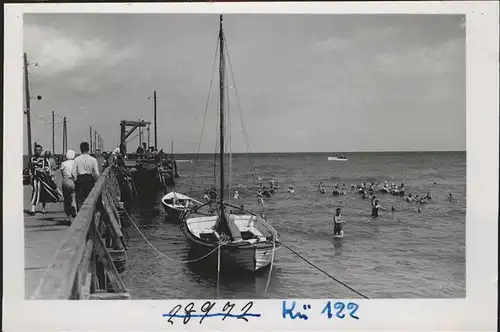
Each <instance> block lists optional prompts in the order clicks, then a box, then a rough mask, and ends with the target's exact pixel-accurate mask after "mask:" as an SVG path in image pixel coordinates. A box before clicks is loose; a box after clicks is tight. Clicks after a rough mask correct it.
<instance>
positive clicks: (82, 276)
mask: <svg viewBox="0 0 500 332" xmlns="http://www.w3.org/2000/svg"><path fill="white" fill-rule="evenodd" d="M93 250H94V241H93V240H92V239H89V240H88V241H87V245H86V247H85V253H84V254H83V258H82V261H81V263H80V266H79V267H78V270H79V273H78V278H77V279H78V280H77V283H78V284H79V285H78V289H79V292H78V297H79V298H80V299H82V298H83V287H82V286H84V285H85V283H86V282H87V274H88V272H89V269H90V258H91V257H92V251H93ZM80 283H81V284H82V285H81V284H80ZM89 287H90V284H89Z"/></svg>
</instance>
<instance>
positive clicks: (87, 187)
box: [72, 142, 99, 210]
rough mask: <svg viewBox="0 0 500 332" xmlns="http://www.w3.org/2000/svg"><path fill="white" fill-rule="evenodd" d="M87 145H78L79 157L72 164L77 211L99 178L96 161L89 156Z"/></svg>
mask: <svg viewBox="0 0 500 332" xmlns="http://www.w3.org/2000/svg"><path fill="white" fill-rule="evenodd" d="M89 150H90V148H89V143H87V142H83V143H81V144H80V151H81V152H82V154H81V155H79V156H78V157H76V158H75V161H74V163H73V169H72V173H73V177H74V178H75V179H76V181H75V191H76V205H77V208H78V210H80V208H81V207H82V205H83V203H84V202H85V200H86V199H87V196H88V195H89V194H90V192H91V191H92V188H93V187H94V183H95V182H96V181H97V179H98V178H99V165H98V164H97V159H95V158H94V157H92V156H91V155H89Z"/></svg>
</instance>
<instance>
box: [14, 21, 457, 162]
mask: <svg viewBox="0 0 500 332" xmlns="http://www.w3.org/2000/svg"><path fill="white" fill-rule="evenodd" d="M218 29H219V16H218V15H206V14H25V15H24V50H25V52H27V54H28V60H29V62H30V66H29V77H30V92H31V95H32V96H37V95H40V96H42V100H32V102H31V109H32V117H31V118H32V120H31V121H32V141H36V142H39V143H41V144H42V145H44V148H46V149H51V145H52V136H51V123H50V121H51V112H52V111H55V114H56V118H55V122H56V152H57V153H60V152H62V125H61V120H62V117H64V116H65V117H66V118H67V126H68V146H69V147H70V148H73V149H75V150H77V148H78V145H79V143H80V142H81V141H83V140H88V137H89V127H90V126H92V127H93V128H95V130H96V131H97V132H98V133H99V134H100V135H101V137H102V138H103V139H104V144H105V148H106V149H108V150H110V149H113V148H115V147H116V146H117V144H118V140H119V122H120V121H121V120H137V119H145V120H146V121H148V120H150V121H152V119H153V111H152V102H151V100H150V99H148V97H149V96H151V95H152V92H153V90H156V91H157V106H158V147H159V148H163V149H165V151H170V147H171V142H172V141H174V151H175V152H177V153H192V152H196V151H197V150H198V141H199V140H200V137H202V144H201V148H200V152H207V153H210V152H214V151H215V148H216V146H215V144H216V139H217V138H216V137H217V136H216V128H217V127H216V126H217V122H216V121H217V117H218V104H217V99H218V69H217V66H216V67H215V70H214V56H215V51H216V45H217V37H218V36H217V34H218ZM224 32H225V37H226V41H227V46H228V51H229V52H228V55H229V60H230V65H231V66H229V65H228V81H227V87H228V95H229V104H228V107H227V111H228V114H229V115H230V119H231V125H230V132H231V151H232V152H248V151H250V152H335V151H337V152H350V151H436V150H452V151H463V150H465V126H466V111H465V84H466V78H465V47H466V46H465V45H466V40H465V20H464V16H462V15H395V14H393V15H373V14H371V15H360V14H358V15H345V14H344V15H283V14H282V15H269V14H267V15H262V14H260V15H256V14H246V15H245V14H238V15H235V14H227V15H225V16H224ZM226 63H227V64H229V61H228V60H226ZM229 69H231V70H229ZM231 72H232V73H233V75H234V80H233V79H231V76H232V75H230V73H231ZM212 77H213V83H212V87H211V89H209V85H210V82H211V78H212ZM209 91H210V93H209ZM209 96H210V101H209V104H208V105H209V106H208V113H207V120H206V123H205V126H204V127H203V119H204V114H205V107H206V104H207V98H208V97H209ZM238 105H240V109H241V112H242V114H243V121H241V117H240V112H239V108H238ZM241 123H243V125H241ZM202 128H204V129H203V130H202ZM242 128H244V129H245V130H246V132H247V135H248V139H249V147H248V146H247V145H246V144H245V140H244V136H243V134H242V132H243V131H242ZM25 130H26V129H25ZM202 131H203V136H201V134H202ZM133 136H134V134H133V135H132V136H131V137H133ZM151 142H152V143H153V132H152V131H151ZM137 145H138V137H135V138H134V139H132V140H130V141H129V142H128V145H127V147H128V150H135V148H136V147H137ZM25 146H26V144H25ZM24 152H25V153H26V152H27V146H26V147H25V151H24Z"/></svg>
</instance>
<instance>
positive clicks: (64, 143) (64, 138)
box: [62, 117, 68, 155]
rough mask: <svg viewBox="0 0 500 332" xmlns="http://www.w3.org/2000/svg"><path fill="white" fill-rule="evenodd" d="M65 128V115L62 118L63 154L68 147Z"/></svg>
mask: <svg viewBox="0 0 500 332" xmlns="http://www.w3.org/2000/svg"><path fill="white" fill-rule="evenodd" d="M66 132H67V129H66V117H64V119H63V139H62V140H63V155H64V154H65V153H66V151H67V149H68V137H67V133H66Z"/></svg>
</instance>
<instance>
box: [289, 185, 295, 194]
mask: <svg viewBox="0 0 500 332" xmlns="http://www.w3.org/2000/svg"><path fill="white" fill-rule="evenodd" d="M288 192H289V193H290V194H293V193H295V189H293V187H292V185H289V186H288Z"/></svg>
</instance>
